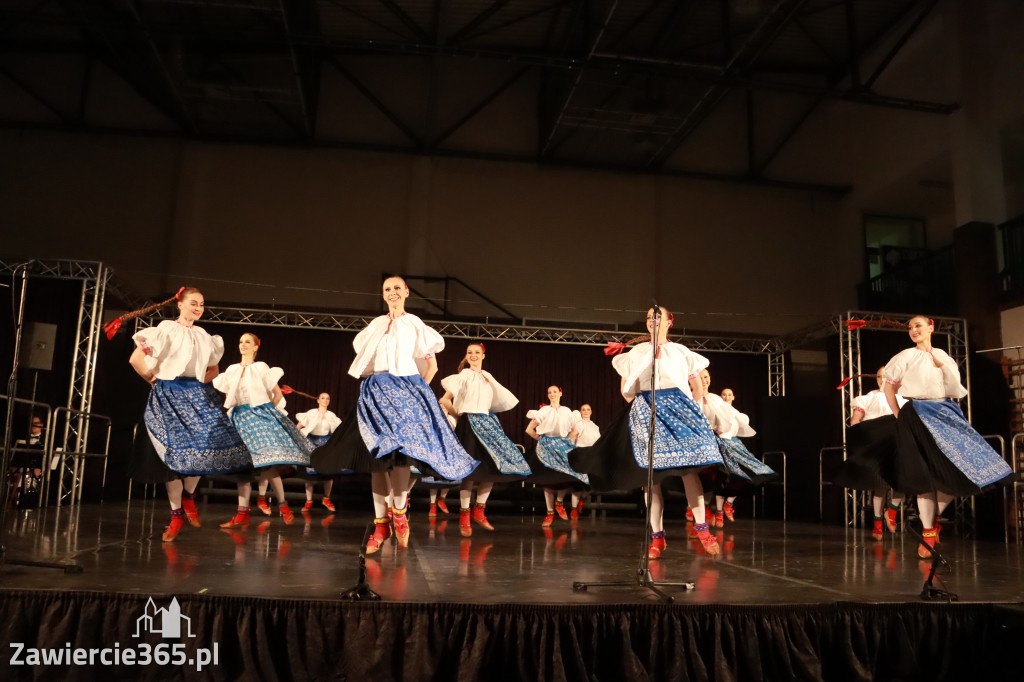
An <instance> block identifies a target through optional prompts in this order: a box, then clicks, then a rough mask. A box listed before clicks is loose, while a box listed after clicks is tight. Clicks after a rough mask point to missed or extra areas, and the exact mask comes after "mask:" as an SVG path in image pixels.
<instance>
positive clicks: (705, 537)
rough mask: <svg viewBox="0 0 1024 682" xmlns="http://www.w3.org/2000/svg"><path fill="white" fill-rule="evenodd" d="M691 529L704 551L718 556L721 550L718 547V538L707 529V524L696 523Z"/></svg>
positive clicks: (709, 554)
mask: <svg viewBox="0 0 1024 682" xmlns="http://www.w3.org/2000/svg"><path fill="white" fill-rule="evenodd" d="M693 529H694V530H695V531H696V532H697V539H698V540H700V544H701V545H703V547H704V551H705V552H707V553H708V556H718V553H719V552H720V551H721V550H720V549H719V547H718V540H716V539H715V536H713V535H712V534H711V531H710V530H708V524H706V523H698V524H696V525H695V526H694V527H693Z"/></svg>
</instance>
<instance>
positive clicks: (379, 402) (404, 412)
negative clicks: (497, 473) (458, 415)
mask: <svg viewBox="0 0 1024 682" xmlns="http://www.w3.org/2000/svg"><path fill="white" fill-rule="evenodd" d="M356 416H357V417H358V420H359V434H360V436H362V440H363V442H364V443H365V444H366V448H367V449H368V450H369V453H370V456H371V457H373V458H375V459H382V458H385V457H387V456H388V455H391V454H392V453H400V454H402V455H405V456H406V457H409V458H411V459H413V460H415V461H416V462H419V463H421V464H423V465H425V466H418V468H419V469H420V471H421V472H422V473H424V474H425V475H431V474H432V473H436V474H437V477H439V478H442V479H445V480H449V481H460V480H462V479H463V478H465V477H466V476H468V475H469V474H470V473H472V472H473V470H474V469H476V467H477V465H478V464H479V462H477V461H476V460H475V459H473V458H472V457H470V456H469V454H467V453H466V450H465V449H464V448H463V447H462V444H461V443H459V440H458V439H457V438H456V437H455V432H454V431H452V427H451V425H450V424H449V423H448V418H447V417H445V415H444V412H443V411H442V410H441V405H440V404H439V403H438V402H437V397H436V396H434V393H433V391H431V390H430V387H429V386H427V382H425V381H423V377H421V376H419V375H418V374H414V375H412V376H406V377H400V376H395V375H393V374H389V373H386V372H381V373H378V374H372V375H370V376H368V377H366V378H365V379H363V382H362V384H360V386H359V403H358V405H357V407H356ZM339 430H340V429H339ZM318 469H319V467H318ZM428 469H429V470H428Z"/></svg>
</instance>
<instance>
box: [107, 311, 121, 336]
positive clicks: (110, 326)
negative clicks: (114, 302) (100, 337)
mask: <svg viewBox="0 0 1024 682" xmlns="http://www.w3.org/2000/svg"><path fill="white" fill-rule="evenodd" d="M120 328H121V318H120V317H117V318H114V319H113V320H111V321H110V322H107V323H106V324H105V325H103V331H105V332H106V333H107V341H110V340H111V339H113V338H114V334H116V333H117V330H118V329H120Z"/></svg>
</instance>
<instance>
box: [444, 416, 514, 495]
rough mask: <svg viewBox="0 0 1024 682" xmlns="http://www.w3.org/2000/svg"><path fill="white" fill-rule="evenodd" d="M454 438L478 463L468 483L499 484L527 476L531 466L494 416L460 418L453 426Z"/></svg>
mask: <svg viewBox="0 0 1024 682" xmlns="http://www.w3.org/2000/svg"><path fill="white" fill-rule="evenodd" d="M455 437H456V438H458V439H459V442H460V443H462V446H463V447H464V448H465V449H466V452H467V453H469V456H470V457H472V458H473V459H475V460H477V461H478V462H480V465H479V466H478V467H477V468H476V470H475V471H474V472H473V473H471V474H470V475H469V476H467V477H466V478H467V479H468V480H471V481H479V482H491V483H498V482H502V481H506V482H507V481H518V480H522V479H523V478H524V477H526V476H529V475H530V465H529V464H527V462H526V459H525V458H524V457H523V454H522V453H521V452H519V448H517V447H516V446H515V443H513V442H512V441H511V440H509V437H508V436H506V435H505V431H504V429H502V428H501V423H500V422H498V418H497V417H496V416H495V415H494V414H463V415H462V416H461V417H459V421H458V423H457V424H456V425H455Z"/></svg>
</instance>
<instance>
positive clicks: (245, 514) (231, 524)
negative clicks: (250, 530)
mask: <svg viewBox="0 0 1024 682" xmlns="http://www.w3.org/2000/svg"><path fill="white" fill-rule="evenodd" d="M248 526H249V508H248V507H239V508H238V511H236V512H235V515H234V516H233V517H231V520H230V521H228V522H226V523H222V524H220V527H221V528H247V527H248Z"/></svg>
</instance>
